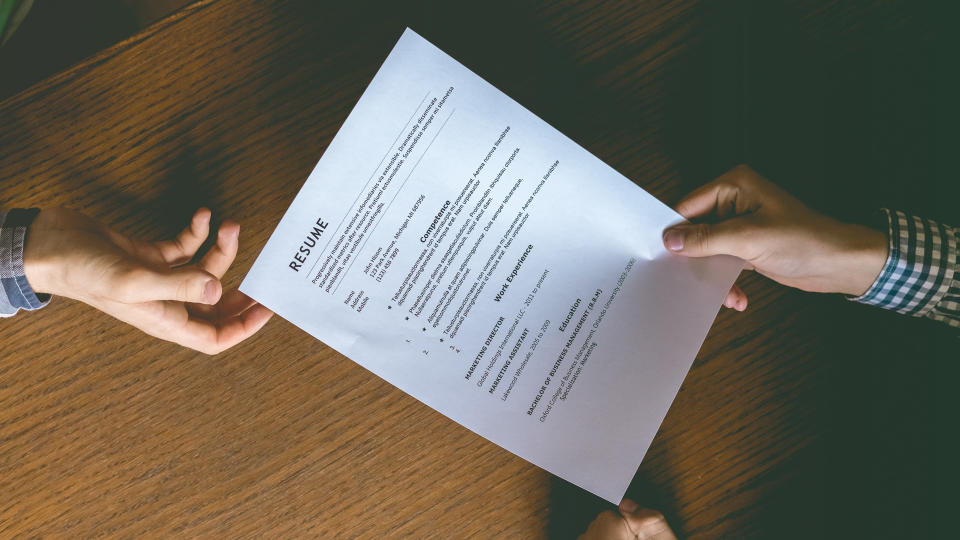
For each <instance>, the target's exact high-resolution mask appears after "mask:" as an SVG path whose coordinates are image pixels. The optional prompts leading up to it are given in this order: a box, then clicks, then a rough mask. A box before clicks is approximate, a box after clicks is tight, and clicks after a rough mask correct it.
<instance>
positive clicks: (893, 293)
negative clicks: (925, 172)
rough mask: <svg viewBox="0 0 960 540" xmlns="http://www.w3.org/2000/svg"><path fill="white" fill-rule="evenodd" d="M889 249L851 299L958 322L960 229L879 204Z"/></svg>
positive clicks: (921, 315)
mask: <svg viewBox="0 0 960 540" xmlns="http://www.w3.org/2000/svg"><path fill="white" fill-rule="evenodd" d="M884 212H885V214H886V217H887V225H888V228H889V238H890V245H889V254H888V255H887V262H886V264H884V267H883V270H882V271H881V272H880V275H879V276H878V277H877V280H876V281H875V282H874V283H873V285H872V286H871V287H870V289H869V290H868V291H867V292H866V293H864V294H863V295H862V296H858V297H856V298H851V300H854V301H856V302H862V303H864V304H870V305H874V306H878V307H881V308H884V309H890V310H893V311H896V312H898V313H903V314H905V315H912V316H914V317H927V318H930V319H934V320H937V321H940V322H943V323H946V324H947V325H950V326H952V327H956V328H960V249H958V243H960V239H958V235H960V231H958V229H957V228H955V227H951V226H949V225H944V224H941V223H937V222H935V221H932V220H929V219H924V218H921V217H917V216H911V215H908V214H905V213H903V212H900V211H896V210H887V209H884Z"/></svg>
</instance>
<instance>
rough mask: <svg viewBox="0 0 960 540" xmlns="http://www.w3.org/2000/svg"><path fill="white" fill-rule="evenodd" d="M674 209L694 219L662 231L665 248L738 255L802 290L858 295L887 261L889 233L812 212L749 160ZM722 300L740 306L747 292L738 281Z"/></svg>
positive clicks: (690, 254) (684, 252)
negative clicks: (765, 175)
mask: <svg viewBox="0 0 960 540" xmlns="http://www.w3.org/2000/svg"><path fill="white" fill-rule="evenodd" d="M676 211H677V213H679V214H680V215H682V216H683V217H685V218H687V219H689V220H696V223H684V224H682V225H676V226H674V227H671V228H669V229H667V230H666V231H664V234H663V244H664V246H665V247H666V248H667V249H668V250H670V251H672V252H674V253H678V254H680V255H685V256H687V257H705V256H709V255H718V254H726V255H733V256H736V257H740V258H741V259H743V260H745V261H746V262H747V267H746V269H747V270H756V271H757V272H759V273H761V274H763V275H765V276H767V277H768V278H770V279H772V280H774V281H776V282H778V283H782V284H783V285H787V286H789V287H796V288H798V289H802V290H804V291H810V292H826V293H843V294H848V295H851V296H860V295H862V294H863V293H865V292H866V291H867V290H868V289H869V288H870V286H871V285H872V284H873V282H874V281H875V280H876V279H877V276H878V275H879V274H880V271H881V270H882V269H883V266H884V264H885V263H886V260H887V235H886V234H884V233H883V232H880V231H876V230H873V229H870V228H868V227H864V226H862V225H854V224H848V223H842V222H840V221H837V220H835V219H833V218H830V217H827V216H824V215H822V214H819V213H817V212H814V211H813V210H811V209H810V208H807V206H805V205H804V204H803V203H801V202H800V201H798V200H797V199H796V198H794V197H793V196H792V195H790V194H789V193H787V192H785V191H783V190H782V189H780V188H779V187H777V186H776V185H774V184H773V183H772V182H770V181H769V180H767V179H766V178H764V177H762V176H760V175H759V174H757V172H756V171H754V170H753V169H751V168H750V167H748V166H746V165H738V166H737V167H734V168H733V169H731V170H730V171H728V172H727V173H725V174H723V175H722V176H720V177H719V178H717V179H716V180H714V181H713V182H710V183H709V184H707V185H705V186H702V187H700V188H699V189H697V190H695V191H694V192H693V193H690V194H689V195H687V196H686V197H684V199H683V200H681V201H680V202H679V203H677V206H676ZM704 220H706V221H704ZM724 305H725V306H727V307H729V308H734V309H736V310H738V311H743V310H744V309H746V307H747V296H746V294H744V292H743V291H742V290H741V289H740V288H739V287H737V286H736V285H734V286H733V288H732V289H730V293H729V294H728V295H727V298H726V300H725V301H724Z"/></svg>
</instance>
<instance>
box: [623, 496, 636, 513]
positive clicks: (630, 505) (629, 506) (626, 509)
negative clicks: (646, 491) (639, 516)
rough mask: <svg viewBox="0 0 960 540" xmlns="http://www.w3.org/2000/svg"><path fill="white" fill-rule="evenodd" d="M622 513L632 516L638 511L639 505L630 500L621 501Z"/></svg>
mask: <svg viewBox="0 0 960 540" xmlns="http://www.w3.org/2000/svg"><path fill="white" fill-rule="evenodd" d="M620 511H621V512H623V513H624V514H632V513H634V512H636V511H637V503H635V502H633V501H631V500H630V499H624V500H622V501H620Z"/></svg>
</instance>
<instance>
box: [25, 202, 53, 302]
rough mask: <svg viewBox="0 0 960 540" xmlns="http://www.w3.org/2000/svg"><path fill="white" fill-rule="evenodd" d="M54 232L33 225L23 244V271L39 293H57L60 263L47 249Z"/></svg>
mask: <svg viewBox="0 0 960 540" xmlns="http://www.w3.org/2000/svg"><path fill="white" fill-rule="evenodd" d="M41 212H42V211H41ZM38 217H39V216H38ZM54 232H55V231H51V230H48V229H44V228H42V227H36V226H31V227H30V228H29V229H28V230H27V235H26V239H25V242H24V246H23V273H24V276H26V278H27V283H29V284H30V287H31V288H32V289H33V290H34V292H36V293H38V294H44V293H45V294H57V292H56V286H55V281H56V280H55V277H56V276H57V274H58V267H59V265H58V264H57V261H56V257H54V256H52V255H51V254H50V250H49V249H47V247H48V246H49V244H50V234H51V233H54Z"/></svg>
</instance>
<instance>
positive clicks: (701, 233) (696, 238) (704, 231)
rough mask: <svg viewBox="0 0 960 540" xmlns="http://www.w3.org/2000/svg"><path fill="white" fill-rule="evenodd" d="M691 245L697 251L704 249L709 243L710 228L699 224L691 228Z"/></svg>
mask: <svg viewBox="0 0 960 540" xmlns="http://www.w3.org/2000/svg"><path fill="white" fill-rule="evenodd" d="M690 236H691V244H692V245H693V247H695V248H698V249H705V248H706V247H707V245H708V242H709V241H710V228H709V227H708V226H707V225H705V224H703V223H701V224H698V225H697V226H695V227H694V228H693V231H692V234H691V235H690Z"/></svg>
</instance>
